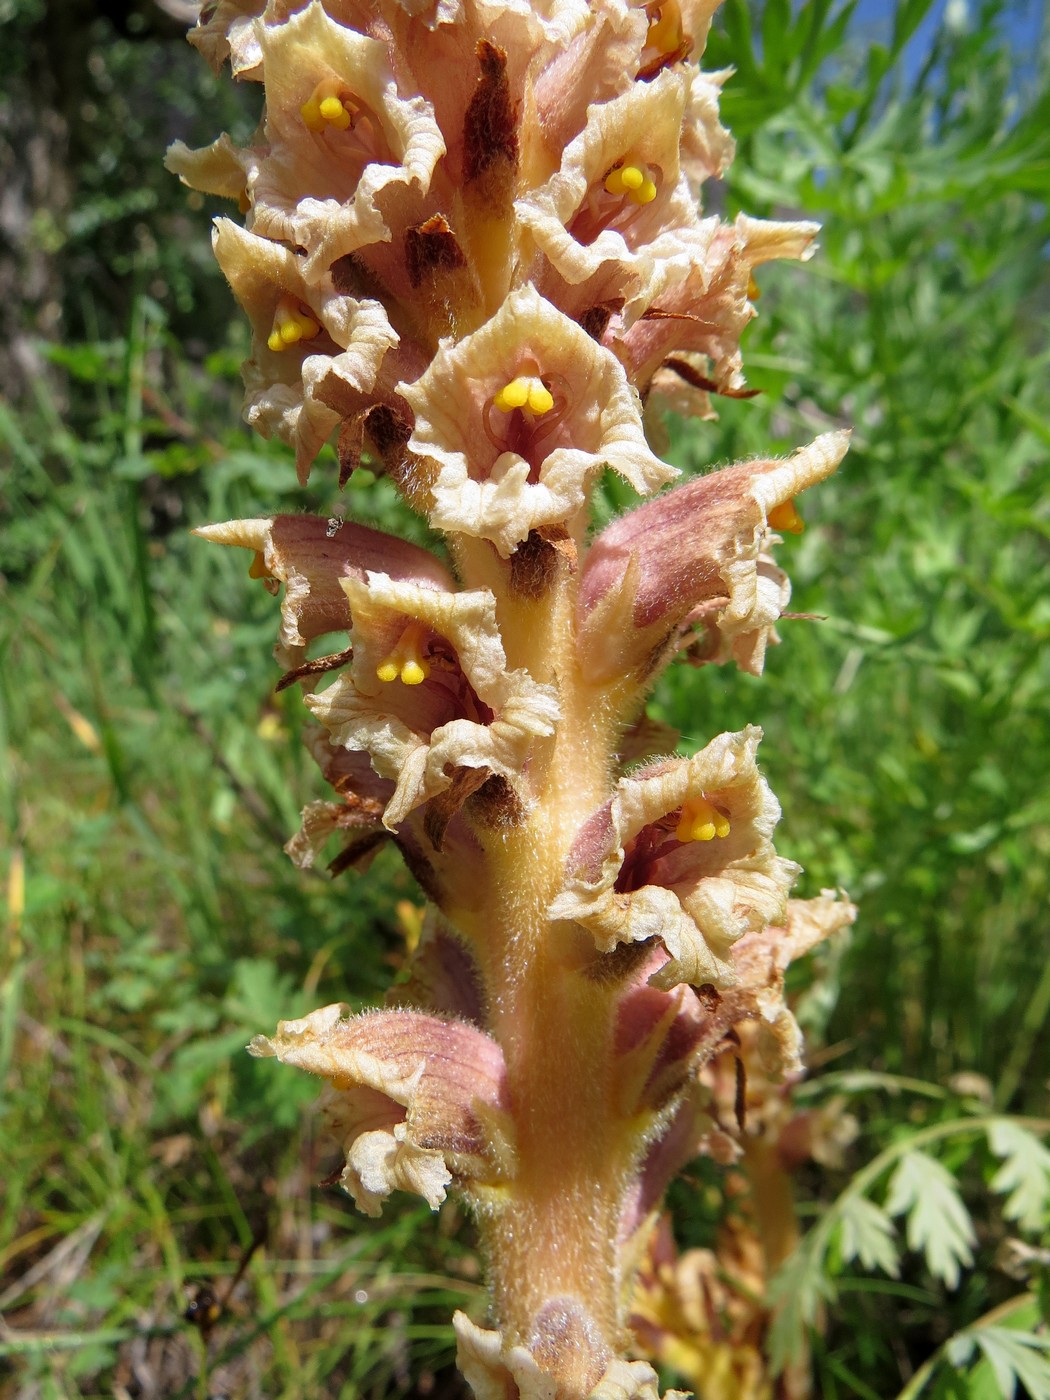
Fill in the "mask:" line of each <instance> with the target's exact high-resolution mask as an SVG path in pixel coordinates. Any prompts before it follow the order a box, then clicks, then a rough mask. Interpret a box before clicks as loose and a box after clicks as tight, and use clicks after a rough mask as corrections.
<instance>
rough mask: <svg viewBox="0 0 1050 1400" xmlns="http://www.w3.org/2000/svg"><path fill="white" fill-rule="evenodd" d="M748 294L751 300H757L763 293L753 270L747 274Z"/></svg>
mask: <svg viewBox="0 0 1050 1400" xmlns="http://www.w3.org/2000/svg"><path fill="white" fill-rule="evenodd" d="M747 294H748V297H749V298H750V299H751V301H757V300H758V299H759V297H760V296H761V295H762V288H761V287H760V286H759V285H758V283H757V282H756V281H755V274H754V273H753V272H749V273H748V274H747Z"/></svg>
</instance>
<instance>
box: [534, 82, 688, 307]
mask: <svg viewBox="0 0 1050 1400" xmlns="http://www.w3.org/2000/svg"><path fill="white" fill-rule="evenodd" d="M689 84H690V77H689V75H688V74H686V73H683V72H678V71H673V70H667V71H664V72H662V73H660V74H658V75H657V77H656V78H654V79H653V81H652V82H650V83H636V84H635V85H634V86H633V87H632V88H631V89H630V90H629V91H627V92H625V93H623V94H622V96H620V97H617V98H614V99H613V100H612V101H611V102H607V103H604V104H596V105H594V106H591V107H590V108H589V109H588V120H587V125H586V126H585V128H584V129H583V131H582V132H581V133H580V135H579V136H578V137H576V139H575V140H573V141H572V142H571V143H570V144H569V146H568V147H567V149H566V151H565V154H564V157H563V159H562V163H561V167H560V169H559V170H558V171H557V172H556V173H555V174H554V175H552V176H551V178H550V179H549V180H548V181H547V182H546V184H544V185H542V186H540V187H539V188H538V189H537V190H534V191H532V192H531V193H530V194H528V195H526V196H524V197H523V198H522V199H520V200H519V201H518V205H517V212H518V216H519V218H520V219H521V221H522V223H523V224H524V225H525V227H526V228H527V229H528V230H529V232H530V233H531V235H532V237H533V239H534V240H535V242H536V245H537V247H538V248H539V249H540V250H541V251H542V253H543V254H544V255H545V257H546V259H547V260H548V261H549V263H550V265H551V268H552V269H553V271H554V272H555V273H556V274H557V278H558V279H560V280H562V281H564V282H566V283H568V284H570V285H575V284H581V283H582V284H584V286H583V288H582V289H581V291H580V292H577V293H576V294H575V295H576V297H577V298H579V297H580V296H582V295H589V296H591V297H593V299H594V300H600V299H601V297H602V295H603V294H606V293H607V292H608V291H609V290H611V289H613V288H615V289H616V291H617V292H618V293H619V295H620V297H621V298H624V299H625V300H626V304H627V312H628V314H629V315H630V316H632V317H633V316H636V315H638V314H640V313H641V312H642V311H644V310H645V309H646V308H647V307H649V306H650V305H652V304H653V302H654V300H655V299H656V298H657V297H659V296H660V295H661V294H662V293H664V292H665V291H666V290H667V289H668V288H669V287H671V286H673V285H674V284H675V282H677V281H679V280H681V279H683V278H685V277H686V276H687V275H688V273H689V269H690V267H691V266H692V265H693V264H694V263H695V262H696V261H697V260H698V259H700V258H702V256H703V253H704V248H705V246H706V242H707V235H706V234H705V231H704V229H703V227H702V225H701V222H700V219H699V217H698V213H697V208H696V198H695V195H694V193H693V192H692V190H691V189H690V187H689V183H688V181H687V179H686V178H685V176H684V175H683V174H682V172H681V168H680V149H679V148H680V142H681V139H682V138H681V133H682V121H683V117H684V115H685V110H686V100H687V96H688V89H689ZM543 285H544V282H543V280H542V277H541V286H543Z"/></svg>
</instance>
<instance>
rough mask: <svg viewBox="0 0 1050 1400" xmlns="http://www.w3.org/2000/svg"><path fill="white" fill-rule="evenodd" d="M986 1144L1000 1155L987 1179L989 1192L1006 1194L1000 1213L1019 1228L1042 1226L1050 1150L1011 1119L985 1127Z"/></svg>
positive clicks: (1049, 1187) (1048, 1191)
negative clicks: (994, 1168) (990, 1175)
mask: <svg viewBox="0 0 1050 1400" xmlns="http://www.w3.org/2000/svg"><path fill="white" fill-rule="evenodd" d="M988 1144H989V1146H990V1147H991V1149H992V1151H993V1152H994V1153H995V1155H996V1156H997V1157H1002V1158H1003V1164H1002V1166H1001V1167H1000V1168H999V1170H998V1171H997V1172H996V1174H995V1176H993V1177H992V1180H991V1188H992V1190H993V1191H998V1192H999V1193H1000V1194H1002V1195H1006V1193H1007V1192H1009V1193H1010V1194H1009V1195H1008V1196H1007V1198H1006V1201H1005V1203H1004V1205H1003V1214H1004V1215H1005V1216H1006V1217H1007V1219H1009V1220H1016V1221H1017V1223H1018V1225H1019V1226H1020V1227H1021V1229H1022V1230H1040V1229H1042V1228H1043V1227H1044V1225H1045V1224H1046V1212H1047V1201H1048V1199H1050V1151H1048V1150H1047V1148H1046V1147H1045V1146H1044V1145H1043V1144H1042V1143H1041V1142H1040V1141H1039V1139H1038V1138H1037V1137H1035V1136H1034V1135H1033V1134H1032V1133H1030V1132H1029V1131H1028V1130H1027V1129H1026V1128H1023V1127H1022V1126H1021V1124H1020V1123H1018V1122H1016V1121H1014V1120H1012V1119H1002V1120H1001V1121H1000V1122H998V1123H996V1124H995V1125H994V1126H993V1127H992V1128H991V1129H990V1130H989V1133H988Z"/></svg>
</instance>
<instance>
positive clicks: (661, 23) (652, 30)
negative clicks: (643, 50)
mask: <svg viewBox="0 0 1050 1400" xmlns="http://www.w3.org/2000/svg"><path fill="white" fill-rule="evenodd" d="M682 42H683V33H682V14H681V11H680V10H679V8H678V6H677V4H675V0H664V4H662V5H658V6H657V7H656V11H655V13H654V14H652V17H651V19H650V20H649V33H648V34H647V35H646V37H645V44H646V47H647V48H650V49H659V51H660V52H661V53H674V52H675V51H676V50H678V49H680V48H681V47H682Z"/></svg>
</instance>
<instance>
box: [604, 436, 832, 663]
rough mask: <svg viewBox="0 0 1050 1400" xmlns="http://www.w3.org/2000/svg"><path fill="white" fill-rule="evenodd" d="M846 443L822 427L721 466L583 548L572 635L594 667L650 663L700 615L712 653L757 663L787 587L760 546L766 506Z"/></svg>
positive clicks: (819, 475) (807, 480)
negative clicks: (790, 446)
mask: <svg viewBox="0 0 1050 1400" xmlns="http://www.w3.org/2000/svg"><path fill="white" fill-rule="evenodd" d="M848 445H849V434H848V433H845V432H838V433H825V434H824V436H823V437H819V438H817V439H816V441H815V442H813V443H811V444H810V446H809V447H806V448H801V449H800V450H799V451H798V452H796V453H795V454H794V455H793V456H791V457H788V458H787V459H785V460H782V461H765V462H751V463H747V464H745V465H741V466H737V467H726V468H725V469H724V470H722V471H718V472H712V473H711V474H710V475H708V476H703V477H700V478H698V479H697V480H694V481H690V482H687V483H685V485H683V486H679V487H678V488H677V489H676V490H674V491H669V492H668V493H667V494H666V495H663V496H660V497H659V498H658V499H657V500H655V501H652V502H650V503H647V504H646V505H642V506H639V507H638V508H637V509H635V510H633V511H631V512H630V513H629V514H627V515H624V516H622V517H621V518H620V519H619V520H616V521H614V522H613V523H612V525H610V526H608V527H607V528H606V529H605V530H604V531H603V532H602V533H601V534H600V535H599V536H598V538H597V539H596V540H595V542H594V544H593V545H592V547H591V549H590V550H589V551H588V554H587V560H586V564H585V566H584V569H583V576H582V579H581V581H580V594H579V603H578V607H579V614H580V619H579V645H580V651H581V656H582V657H585V658H586V665H587V667H588V671H589V673H590V674H592V675H595V676H613V675H619V674H620V673H621V672H623V671H625V670H630V669H631V668H632V667H636V666H639V665H643V664H644V665H651V664H652V657H653V655H654V652H655V651H658V650H659V648H660V647H661V646H662V645H663V644H664V643H666V642H667V640H668V639H669V638H670V637H671V636H672V634H673V633H674V632H675V629H677V628H679V627H682V626H686V627H687V626H689V625H690V624H691V623H692V622H693V621H698V622H702V623H703V624H704V625H705V626H706V627H708V628H709V629H710V632H711V645H710V650H709V655H708V656H707V657H705V659H710V660H722V659H723V658H724V657H726V656H732V658H733V660H735V661H736V662H737V664H738V665H739V666H741V667H742V669H744V670H746V671H750V672H752V673H753V674H755V675H758V674H760V673H761V670H762V664H763V661H764V659H765V651H766V646H767V645H768V643H769V642H771V641H772V642H775V641H777V640H779V639H778V638H777V635H776V630H775V626H776V622H777V619H778V618H779V617H780V615H781V613H782V612H783V610H784V607H785V605H786V603H787V600H788V597H789V596H790V592H789V589H788V586H787V580H786V578H785V577H784V575H782V574H780V572H779V571H778V570H776V569H775V568H773V567H771V565H770V561H769V560H768V557H767V556H765V555H764V552H763V546H764V545H765V544H767V543H768V542H770V541H771V540H772V539H773V538H774V536H773V534H772V533H771V530H770V526H769V516H770V513H771V512H772V511H775V510H776V509H777V508H778V507H780V506H782V505H783V504H784V503H785V502H786V501H790V500H793V499H794V497H795V496H796V495H797V494H798V493H799V492H800V491H803V490H805V489H806V487H808V486H811V485H813V484H814V483H815V482H818V481H822V480H823V479H824V478H825V477H827V476H830V475H831V473H832V472H833V471H834V470H835V468H836V467H837V466H838V464H839V462H840V461H841V460H842V458H843V456H844V455H845V452H846V448H847V447H848Z"/></svg>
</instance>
